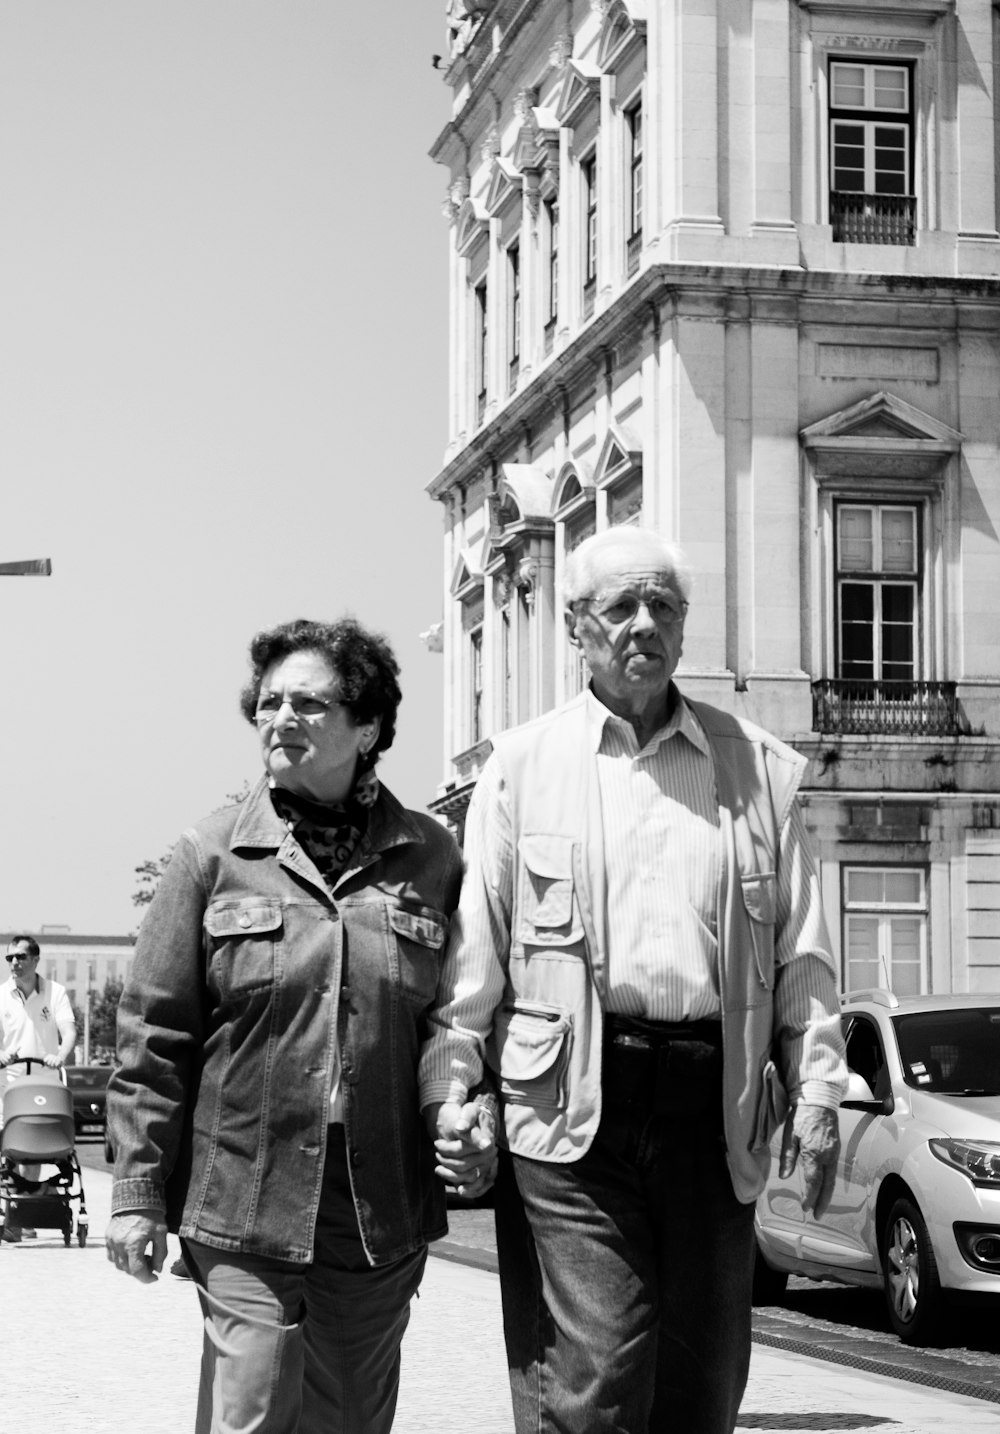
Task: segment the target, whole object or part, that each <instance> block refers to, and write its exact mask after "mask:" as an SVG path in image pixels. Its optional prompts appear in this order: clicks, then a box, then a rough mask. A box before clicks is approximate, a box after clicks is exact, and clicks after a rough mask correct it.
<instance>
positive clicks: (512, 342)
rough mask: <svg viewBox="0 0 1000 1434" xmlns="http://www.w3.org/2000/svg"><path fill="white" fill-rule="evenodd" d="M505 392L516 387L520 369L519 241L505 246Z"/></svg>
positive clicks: (510, 391)
mask: <svg viewBox="0 0 1000 1434" xmlns="http://www.w3.org/2000/svg"><path fill="white" fill-rule="evenodd" d="M506 258H507V265H506V268H507V390H508V392H509V393H513V391H514V389H515V388H516V387H517V380H518V375H519V373H520V369H521V320H522V298H523V295H522V290H521V245H520V241H519V240H515V241H514V243H513V244H509V245H508V246H507V252H506Z"/></svg>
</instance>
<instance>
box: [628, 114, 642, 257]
mask: <svg viewBox="0 0 1000 1434" xmlns="http://www.w3.org/2000/svg"><path fill="white" fill-rule="evenodd" d="M625 127H626V135H627V142H628V177H627V204H628V213H627V214H626V216H625V218H626V223H625V228H626V235H627V237H626V239H625V271H626V273H627V274H628V275H629V277H631V275H633V274H634V273H635V272H636V270H637V269H638V267H639V252H640V250H641V249H642V101H641V100H639V101H637V103H636V104H634V105H632V106H631V108H630V109H628V110H626V111H625Z"/></svg>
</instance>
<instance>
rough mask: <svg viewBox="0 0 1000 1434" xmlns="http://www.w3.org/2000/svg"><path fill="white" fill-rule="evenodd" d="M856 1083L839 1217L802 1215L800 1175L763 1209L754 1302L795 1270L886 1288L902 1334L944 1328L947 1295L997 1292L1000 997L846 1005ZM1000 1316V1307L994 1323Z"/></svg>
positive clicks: (919, 1339) (887, 995)
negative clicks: (942, 1325) (943, 1317)
mask: <svg viewBox="0 0 1000 1434" xmlns="http://www.w3.org/2000/svg"><path fill="white" fill-rule="evenodd" d="M842 1012H843V1014H842V1020H843V1025H844V1035H845V1038H846V1042H847V1064H848V1067H849V1070H850V1083H849V1086H848V1091H847V1096H846V1098H845V1100H844V1103H843V1105H842V1106H841V1109H840V1115H839V1121H840V1142H841V1144H840V1158H839V1163H838V1166H837V1183H836V1187H835V1189H834V1194H833V1200H832V1202H831V1204H830V1207H829V1209H828V1210H827V1212H826V1213H825V1215H823V1216H822V1218H821V1219H819V1220H816V1219H814V1217H813V1216H812V1215H811V1214H810V1215H808V1216H806V1215H804V1214H803V1211H802V1182H801V1176H800V1172H799V1171H798V1169H796V1170H795V1172H794V1173H793V1174H792V1176H790V1177H789V1178H788V1179H782V1177H781V1175H780V1174H779V1171H778V1153H779V1151H780V1148H781V1133H780V1131H779V1133H778V1135H777V1136H776V1137H775V1139H774V1142H773V1144H772V1152H771V1153H772V1164H771V1173H770V1177H769V1179H768V1183H767V1186H766V1188H765V1190H764V1191H763V1193H762V1194H761V1196H760V1198H759V1199H758V1201H757V1211H756V1229H757V1267H756V1274H755V1279H754V1294H755V1299H756V1300H757V1302H758V1303H775V1302H777V1300H779V1299H780V1298H781V1295H782V1294H783V1293H784V1289H785V1285H786V1283H787V1280H788V1276H789V1274H793V1273H794V1274H798V1275H806V1276H808V1277H809V1278H810V1279H820V1280H838V1281H840V1282H842V1283H844V1284H851V1285H870V1286H873V1287H881V1288H882V1289H883V1290H884V1291H885V1297H886V1303H887V1305H888V1310H889V1319H890V1321H891V1323H892V1327H893V1329H894V1330H895V1331H896V1333H897V1334H898V1335H899V1337H900V1339H902V1340H903V1341H904V1342H906V1343H908V1344H923V1343H926V1342H928V1341H929V1340H931V1339H933V1338H934V1337H935V1335H936V1333H937V1332H938V1330H939V1328H940V1325H941V1322H942V1316H943V1313H944V1309H945V1303H946V1296H947V1295H948V1294H950V1293H953V1292H964V1293H974V1294H981V1295H982V1294H986V1295H993V1296H1000V994H997V995H988V996H987V995H984V996H917V997H906V998H901V997H896V996H894V995H893V994H892V993H891V992H889V991H865V992H858V993H856V994H852V995H850V996H847V997H845V998H844V1000H843V1003H842ZM997 1315H1000V1300H998V1302H997V1305H996V1310H995V1313H994V1315H993V1318H996V1317H997Z"/></svg>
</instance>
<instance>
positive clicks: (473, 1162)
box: [424, 1101, 497, 1199]
mask: <svg viewBox="0 0 1000 1434" xmlns="http://www.w3.org/2000/svg"><path fill="white" fill-rule="evenodd" d="M424 1118H425V1120H426V1122H427V1129H428V1131H429V1132H430V1136H431V1139H432V1140H433V1141H434V1149H435V1151H436V1153H437V1162H438V1163H437V1165H436V1166H435V1167H434V1173H435V1174H436V1175H438V1176H440V1178H441V1179H442V1180H443V1181H444V1183H445V1184H446V1185H450V1186H451V1187H452V1188H453V1189H454V1190H456V1191H457V1192H458V1194H459V1195H464V1196H466V1197H467V1198H470V1199H474V1198H476V1197H477V1196H479V1195H485V1194H486V1191H487V1190H489V1188H490V1186H491V1185H492V1184H493V1182H494V1180H495V1179H496V1175H497V1149H496V1125H495V1122H494V1118H493V1114H492V1112H491V1111H490V1110H487V1109H484V1108H483V1107H482V1106H480V1105H479V1104H477V1103H476V1102H475V1101H467V1102H466V1104H465V1105H459V1104H458V1103H457V1102H455V1101H446V1102H445V1103H444V1104H443V1105H429V1106H427V1108H426V1109H425V1111H424Z"/></svg>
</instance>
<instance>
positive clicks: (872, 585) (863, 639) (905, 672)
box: [800, 348, 962, 738]
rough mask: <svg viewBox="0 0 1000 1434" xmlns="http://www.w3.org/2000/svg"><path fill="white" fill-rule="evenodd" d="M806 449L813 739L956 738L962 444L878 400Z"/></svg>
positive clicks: (846, 414)
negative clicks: (952, 654) (812, 537)
mask: <svg viewBox="0 0 1000 1434" xmlns="http://www.w3.org/2000/svg"><path fill="white" fill-rule="evenodd" d="M853 352H854V350H852V349H850V348H848V349H846V350H845V357H846V356H848V355H849V354H851V353H853ZM800 439H801V442H802V446H803V448H804V450H805V453H806V458H807V463H808V465H809V468H810V470H811V474H812V479H813V483H812V485H811V487H810V493H811V496H810V498H809V505H808V506H809V513H810V517H809V522H810V529H811V532H812V533H813V534H819V535H820V540H819V542H818V543H815V544H814V543H812V542H810V544H809V547H810V558H809V563H808V567H809V586H810V600H809V611H810V618H809V623H810V648H811V655H810V666H811V667H812V669H813V672H814V674H815V678H816V680H814V682H813V684H812V692H813V728H814V730H816V731H817V732H824V733H831V734H837V735H846V736H867V737H871V736H887V737H904V738H905V737H910V736H926V737H940V736H954V735H956V734H957V733H958V732H959V731H961V730H962V725H961V724H962V718H961V713H960V710H959V704H958V697H957V686H956V683H955V682H954V681H949V680H946V679H947V678H948V668H949V658H948V643H947V639H948V636H949V633H950V631H951V630H952V629H951V612H952V611H953V604H957V602H958V588H959V574H960V559H959V554H958V551H957V547H956V543H957V538H956V535H955V533H954V532H953V531H952V530H951V528H950V526H949V521H948V516H947V506H948V503H949V502H950V499H949V498H948V492H949V489H950V488H951V487H952V485H954V484H955V483H957V481H958V475H959V457H960V453H961V447H962V435H961V433H959V432H958V431H957V430H956V429H952V428H949V427H948V425H947V424H944V423H942V422H941V421H940V420H939V419H937V418H934V417H932V415H930V414H927V413H923V412H921V410H919V409H917V408H915V407H913V406H912V405H911V404H908V403H905V402H903V400H902V399H899V398H897V397H895V396H894V395H892V394H888V393H875V394H872V395H870V396H869V397H868V398H864V399H861V400H859V401H858V402H857V403H854V404H851V405H850V406H849V407H847V408H844V409H842V410H840V411H839V412H836V413H832V414H830V415H829V416H828V417H827V418H824V419H821V420H819V421H818V422H817V423H814V424H810V425H809V426H808V427H807V428H804V429H802V431H801V433H800Z"/></svg>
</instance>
